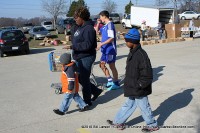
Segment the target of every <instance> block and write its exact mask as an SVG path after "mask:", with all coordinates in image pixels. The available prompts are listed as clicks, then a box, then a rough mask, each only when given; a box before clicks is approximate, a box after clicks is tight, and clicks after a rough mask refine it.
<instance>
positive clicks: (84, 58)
mask: <svg viewBox="0 0 200 133" xmlns="http://www.w3.org/2000/svg"><path fill="white" fill-rule="evenodd" d="M89 18H90V13H89V11H88V9H87V8H85V7H80V8H78V9H77V10H76V11H75V13H74V19H75V21H76V24H77V25H78V27H76V30H75V31H74V33H72V49H73V59H74V60H76V61H77V66H78V71H79V83H80V84H81V85H82V87H83V88H82V92H83V99H84V101H85V102H86V103H87V104H88V105H89V106H91V105H92V102H91V101H94V100H96V98H97V97H98V96H99V95H100V94H101V92H102V90H101V89H98V88H97V87H96V86H95V85H94V84H92V83H91V82H90V73H91V68H92V64H93V63H94V61H95V59H96V47H97V41H96V31H95V30H94V27H93V25H92V21H90V19H89ZM92 95H93V98H91V96H92Z"/></svg>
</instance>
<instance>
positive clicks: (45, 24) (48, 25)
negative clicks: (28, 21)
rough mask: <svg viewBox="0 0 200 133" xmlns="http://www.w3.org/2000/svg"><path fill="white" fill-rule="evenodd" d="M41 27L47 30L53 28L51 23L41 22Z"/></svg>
mask: <svg viewBox="0 0 200 133" xmlns="http://www.w3.org/2000/svg"><path fill="white" fill-rule="evenodd" d="M41 26H43V27H44V28H46V29H47V30H54V28H53V23H52V22H51V21H43V22H42V23H41Z"/></svg>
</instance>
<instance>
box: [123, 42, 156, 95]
mask: <svg viewBox="0 0 200 133" xmlns="http://www.w3.org/2000/svg"><path fill="white" fill-rule="evenodd" d="M152 80H153V72H152V67H151V62H150V60H149V57H148V55H147V53H146V52H145V51H144V50H143V49H142V48H141V45H138V46H137V47H136V48H134V49H131V50H130V52H129V55H128V58H127V62H126V75H125V79H124V96H125V97H130V96H133V97H143V96H147V95H149V94H151V93H152V87H151V85H152Z"/></svg>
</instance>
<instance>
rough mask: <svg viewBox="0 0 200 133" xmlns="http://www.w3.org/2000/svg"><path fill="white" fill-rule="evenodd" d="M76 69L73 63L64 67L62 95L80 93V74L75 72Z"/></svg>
mask: <svg viewBox="0 0 200 133" xmlns="http://www.w3.org/2000/svg"><path fill="white" fill-rule="evenodd" d="M74 68H75V64H74V63H73V62H72V63H70V64H68V65H65V66H64V67H62V73H61V83H62V93H77V92H78V91H79V82H78V74H77V73H76V72H75V71H74Z"/></svg>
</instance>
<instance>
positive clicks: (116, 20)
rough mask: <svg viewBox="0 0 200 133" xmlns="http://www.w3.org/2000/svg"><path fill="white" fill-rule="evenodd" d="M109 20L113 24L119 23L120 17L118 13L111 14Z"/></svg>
mask: <svg viewBox="0 0 200 133" xmlns="http://www.w3.org/2000/svg"><path fill="white" fill-rule="evenodd" d="M110 19H111V20H112V22H113V23H120V16H119V14H118V13H111V14H110Z"/></svg>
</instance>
